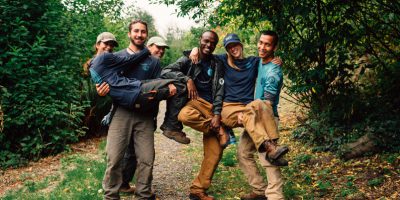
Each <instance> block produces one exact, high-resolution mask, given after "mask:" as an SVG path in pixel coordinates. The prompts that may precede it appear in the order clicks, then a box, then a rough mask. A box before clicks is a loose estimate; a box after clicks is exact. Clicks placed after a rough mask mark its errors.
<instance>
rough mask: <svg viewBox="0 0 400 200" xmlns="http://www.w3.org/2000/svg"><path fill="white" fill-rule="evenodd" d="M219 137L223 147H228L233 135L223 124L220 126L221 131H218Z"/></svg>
mask: <svg viewBox="0 0 400 200" xmlns="http://www.w3.org/2000/svg"><path fill="white" fill-rule="evenodd" d="M217 137H218V141H219V145H220V146H221V147H222V148H226V147H227V146H228V145H229V141H230V139H231V136H230V135H229V133H228V132H227V130H226V129H225V128H224V127H223V126H221V127H220V128H219V131H218V133H217Z"/></svg>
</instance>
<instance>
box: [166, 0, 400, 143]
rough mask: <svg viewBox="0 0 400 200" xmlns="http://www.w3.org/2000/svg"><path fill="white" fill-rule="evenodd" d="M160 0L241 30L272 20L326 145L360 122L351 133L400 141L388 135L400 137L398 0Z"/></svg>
mask: <svg viewBox="0 0 400 200" xmlns="http://www.w3.org/2000/svg"><path fill="white" fill-rule="evenodd" d="M158 2H164V3H166V4H175V5H177V6H179V7H180V9H181V13H180V14H181V15H192V16H193V17H196V18H203V19H208V22H209V24H211V25H212V26H214V27H217V26H232V24H237V25H238V26H239V27H238V30H245V29H249V27H254V26H257V24H259V23H263V22H266V21H268V22H270V23H271V25H272V27H273V29H275V30H276V31H277V32H278V33H279V34H280V54H281V55H282V57H283V59H284V60H285V67H284V71H285V74H286V75H287V76H288V78H289V81H287V82H286V85H287V86H288V89H289V91H290V93H291V94H292V95H293V96H294V98H295V100H297V102H298V103H299V104H301V105H303V106H305V107H308V108H310V113H309V114H310V117H311V118H312V119H315V120H317V121H318V120H319V121H320V123H319V124H320V125H321V126H323V127H319V131H315V132H314V135H313V136H312V137H313V138H314V139H315V141H318V142H320V143H322V144H323V143H325V144H327V143H328V144H330V143H332V142H334V141H336V140H337V139H338V138H339V139H340V138H342V137H347V135H346V132H348V131H351V130H354V129H358V131H353V133H355V132H357V134H360V133H361V134H362V133H363V132H371V133H373V134H374V135H376V136H377V135H379V136H380V137H382V138H381V139H383V138H385V139H386V140H389V141H390V142H391V143H392V145H391V147H396V146H398V145H397V144H398V142H397V143H396V142H395V141H394V140H393V139H394V138H396V137H398V136H400V133H399V130H400V119H399V117H398V113H399V109H400V98H399V95H398V92H396V91H399V89H400V88H399V87H400V81H399V79H398V78H397V77H398V75H400V74H399V65H400V64H399V58H400V56H399V55H400V48H399V43H400V34H399V33H400V31H399V30H400V25H399V24H400V23H399V22H400V19H399V18H400V14H399V13H400V12H399V11H400V2H398V1H391V0H372V1H339V0H324V1H322V0H316V1H307V0H306V1H278V0H266V1H246V0H224V1H218V2H214V1H210V0H206V1H191V0H172V1H170V0H168V1H166V0H162V1H158ZM365 120H367V122H365ZM369 123H374V124H375V125H374V127H375V128H373V129H372V130H371V129H370V128H368V124H369ZM382 123H384V124H387V125H385V126H384V127H382V126H380V125H379V124H382ZM330 126H333V127H338V128H339V129H340V130H335V129H333V130H332V129H331V128H330ZM324 127H326V128H324ZM327 133H328V134H327ZM381 133H383V135H381ZM347 139H351V138H347ZM381 141H382V140H381ZM342 142H343V141H342ZM393 142H394V143H393Z"/></svg>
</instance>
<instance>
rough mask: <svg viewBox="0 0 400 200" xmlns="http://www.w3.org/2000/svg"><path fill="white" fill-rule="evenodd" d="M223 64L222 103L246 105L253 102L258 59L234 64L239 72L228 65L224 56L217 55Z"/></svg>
mask: <svg viewBox="0 0 400 200" xmlns="http://www.w3.org/2000/svg"><path fill="white" fill-rule="evenodd" d="M217 58H218V59H220V60H221V61H222V62H223V63H224V71H225V73H224V80H225V84H224V91H225V96H224V102H241V103H244V104H248V103H250V102H251V101H253V100H254V87H255V81H256V78H257V66H258V62H259V58H257V57H254V56H250V57H247V58H245V59H242V60H235V61H234V63H235V64H236V66H237V67H238V68H239V69H240V71H238V70H236V69H234V68H232V67H230V66H229V65H228V58H227V55H226V54H221V55H217Z"/></svg>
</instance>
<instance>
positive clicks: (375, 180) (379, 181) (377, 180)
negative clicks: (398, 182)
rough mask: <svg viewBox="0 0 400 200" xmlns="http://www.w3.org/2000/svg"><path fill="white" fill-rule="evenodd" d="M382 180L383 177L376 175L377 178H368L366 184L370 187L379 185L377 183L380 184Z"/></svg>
mask: <svg viewBox="0 0 400 200" xmlns="http://www.w3.org/2000/svg"><path fill="white" fill-rule="evenodd" d="M384 181H385V178H384V177H377V178H373V179H371V180H369V181H368V185H369V186H371V187H374V186H379V185H382V184H383V182H384Z"/></svg>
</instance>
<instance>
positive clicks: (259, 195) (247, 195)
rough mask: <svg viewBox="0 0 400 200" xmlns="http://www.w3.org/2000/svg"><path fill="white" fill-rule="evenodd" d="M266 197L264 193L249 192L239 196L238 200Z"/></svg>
mask: <svg viewBox="0 0 400 200" xmlns="http://www.w3.org/2000/svg"><path fill="white" fill-rule="evenodd" d="M267 199H268V198H267V197H265V195H264V194H256V193H254V192H251V193H249V194H245V195H243V196H241V197H240V200H267Z"/></svg>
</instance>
